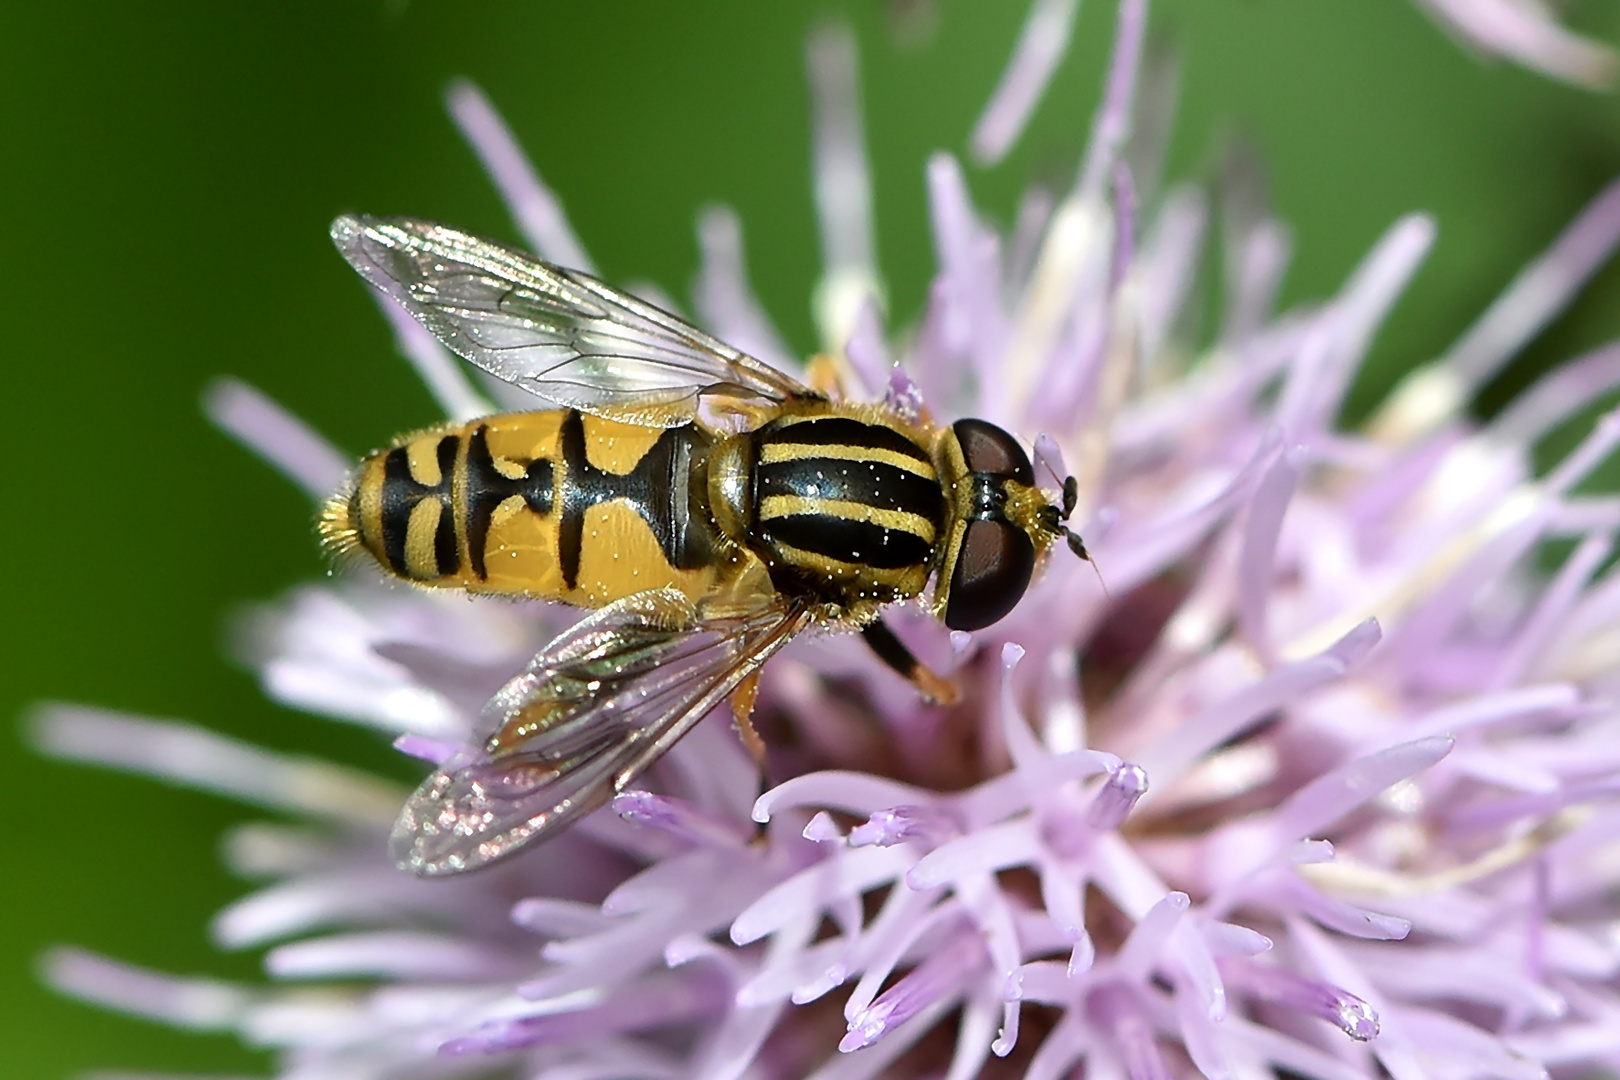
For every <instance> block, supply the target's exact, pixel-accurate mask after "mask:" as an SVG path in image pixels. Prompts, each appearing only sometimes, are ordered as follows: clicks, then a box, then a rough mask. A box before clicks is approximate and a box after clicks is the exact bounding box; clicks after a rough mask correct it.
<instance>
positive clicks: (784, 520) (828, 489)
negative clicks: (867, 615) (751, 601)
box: [747, 409, 945, 612]
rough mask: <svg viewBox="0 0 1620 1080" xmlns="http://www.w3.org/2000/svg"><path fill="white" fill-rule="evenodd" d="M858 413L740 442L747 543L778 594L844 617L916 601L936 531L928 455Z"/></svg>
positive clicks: (803, 422)
mask: <svg viewBox="0 0 1620 1080" xmlns="http://www.w3.org/2000/svg"><path fill="white" fill-rule="evenodd" d="M874 420H879V421H880V420H881V418H880V417H879V416H877V415H876V414H875V413H868V412H867V411H865V410H842V409H840V410H837V411H835V412H831V413H826V412H823V413H820V414H815V415H803V416H798V415H788V416H782V417H779V418H777V419H775V420H773V421H771V422H770V423H768V424H766V425H764V426H763V427H761V428H759V429H758V430H756V431H754V432H752V433H751V434H750V435H749V436H747V440H748V444H749V447H748V448H749V450H750V452H751V455H752V462H751V465H752V484H751V491H750V492H749V495H750V500H751V504H750V506H749V511H750V513H749V515H748V516H749V519H750V525H749V543H750V546H751V547H752V548H753V549H754V550H755V551H756V552H757V553H758V554H759V555H760V557H761V558H762V559H764V560H765V563H766V565H767V567H769V569H770V573H771V578H772V580H773V581H774V582H775V583H776V585H777V587H778V588H779V589H781V590H782V591H784V592H789V593H795V594H799V595H803V596H806V597H807V598H809V599H813V600H817V601H820V602H825V603H831V604H834V605H836V606H837V607H838V608H840V609H842V610H843V611H845V612H862V611H870V610H874V609H875V607H876V606H877V605H880V604H884V603H889V602H892V601H894V600H898V599H904V598H907V597H911V596H915V595H917V594H918V593H919V592H921V591H922V588H923V586H924V584H925V583H926V582H927V580H928V574H929V571H930V569H931V567H932V564H933V560H934V546H935V541H936V538H937V537H938V535H939V532H940V530H941V528H942V526H943V518H944V512H945V506H944V497H943V495H942V494H941V491H940V483H939V477H938V474H937V472H936V470H935V467H934V463H933V461H932V459H931V458H930V455H929V452H928V450H927V449H925V448H924V447H923V446H922V445H921V443H920V442H919V441H918V439H916V438H914V437H913V436H912V435H910V434H908V433H907V432H906V431H904V430H902V429H901V428H900V427H898V426H897V425H894V424H891V423H883V422H873V421H874Z"/></svg>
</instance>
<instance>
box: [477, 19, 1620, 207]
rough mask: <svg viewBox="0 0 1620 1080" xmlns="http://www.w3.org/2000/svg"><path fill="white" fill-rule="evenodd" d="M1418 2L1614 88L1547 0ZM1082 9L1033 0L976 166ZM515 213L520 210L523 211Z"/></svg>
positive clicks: (1615, 67)
mask: <svg viewBox="0 0 1620 1080" xmlns="http://www.w3.org/2000/svg"><path fill="white" fill-rule="evenodd" d="M1416 3H1417V5H1418V7H1420V8H1422V9H1423V11H1424V12H1425V13H1426V14H1428V15H1429V16H1430V17H1431V18H1432V19H1434V20H1435V21H1436V22H1437V23H1439V24H1440V25H1441V26H1442V27H1443V28H1445V29H1446V30H1448V31H1449V32H1450V33H1451V34H1452V35H1453V36H1454V37H1456V38H1457V40H1458V41H1460V42H1461V43H1463V44H1464V45H1467V46H1468V47H1469V48H1471V49H1473V50H1475V51H1476V52H1478V53H1480V54H1481V55H1484V56H1490V57H1500V58H1502V59H1505V60H1511V61H1513V62H1514V63H1516V64H1521V65H1523V66H1524V67H1527V68H1529V69H1531V70H1532V71H1538V72H1540V73H1541V74H1543V75H1548V76H1551V77H1552V78H1555V79H1562V80H1563V81H1565V82H1569V83H1575V84H1577V85H1580V86H1585V87H1587V88H1589V89H1594V90H1607V89H1612V88H1613V86H1614V83H1615V78H1616V75H1617V74H1620V58H1617V57H1616V55H1615V52H1614V50H1613V49H1612V48H1610V47H1609V46H1607V45H1604V44H1601V43H1599V42H1597V41H1593V40H1592V39H1590V38H1585V37H1582V36H1581V35H1579V34H1577V33H1575V32H1574V31H1572V30H1569V29H1567V28H1566V27H1564V26H1563V24H1561V23H1560V22H1559V21H1558V15H1557V13H1556V12H1555V11H1554V10H1552V8H1551V7H1550V6H1549V5H1546V4H1544V3H1543V0H1416ZM1079 9H1080V0H1032V3H1031V4H1030V7H1029V14H1028V15H1026V16H1025V17H1024V26H1023V30H1022V31H1021V32H1020V33H1019V35H1018V42H1017V44H1016V45H1015V46H1014V47H1013V54H1012V56H1011V57H1009V58H1008V60H1007V67H1006V70H1004V71H1003V72H1002V74H1001V81H1000V82H999V83H998V84H997V85H996V89H995V92H994V93H993V94H992V95H991V97H990V100H989V102H988V103H986V105H985V108H984V112H983V113H981V114H980V116H979V120H978V123H976V124H975V125H974V126H973V134H972V136H971V137H970V139H969V148H970V150H971V151H972V154H973V158H974V160H975V161H977V162H978V163H979V164H981V165H990V164H994V163H996V162H998V161H1000V160H1001V159H1002V158H1003V157H1005V156H1006V154H1007V151H1008V150H1010V149H1012V147H1013V145H1014V144H1015V143H1016V142H1017V141H1018V137H1019V135H1021V134H1022V133H1023V130H1024V126H1025V125H1026V124H1028V123H1029V119H1030V117H1031V116H1032V115H1033V114H1034V112H1035V106H1036V104H1038V103H1039V102H1040V100H1041V96H1042V94H1043V93H1044V91H1045V90H1046V87H1047V84H1048V83H1049V82H1050V81H1051V79H1052V76H1053V75H1054V74H1056V73H1057V69H1058V64H1059V63H1060V62H1061V61H1062V60H1063V55H1064V53H1065V52H1067V51H1068V47H1069V41H1070V39H1071V36H1072V33H1071V32H1072V31H1073V29H1074V21H1075V16H1076V15H1077V14H1078V12H1079ZM508 198H509V201H512V202H513V203H514V205H517V204H516V201H515V200H511V199H510V196H509V197H508ZM514 212H516V213H519V214H521V210H516V211H514Z"/></svg>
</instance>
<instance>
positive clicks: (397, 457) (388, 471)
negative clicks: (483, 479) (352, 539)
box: [381, 435, 461, 579]
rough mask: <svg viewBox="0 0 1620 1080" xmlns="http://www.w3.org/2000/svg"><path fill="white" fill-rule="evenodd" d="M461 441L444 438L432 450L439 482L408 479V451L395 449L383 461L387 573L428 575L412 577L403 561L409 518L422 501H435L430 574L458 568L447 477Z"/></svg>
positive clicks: (453, 465) (444, 572) (409, 467)
mask: <svg viewBox="0 0 1620 1080" xmlns="http://www.w3.org/2000/svg"><path fill="white" fill-rule="evenodd" d="M460 442H461V440H459V439H458V438H456V436H454V435H446V436H444V438H442V439H440V440H439V444H438V446H437V447H435V450H434V456H435V458H436V459H437V461H438V466H439V482H438V483H437V484H432V485H429V484H424V483H421V482H420V481H418V480H417V479H416V477H414V476H412V475H411V461H410V447H409V446H408V445H407V446H396V447H394V449H392V450H390V451H389V452H388V456H387V457H386V458H384V459H383V484H382V493H381V494H382V541H383V545H382V546H383V553H384V554H385V555H386V556H387V559H388V566H389V569H391V570H393V571H394V573H396V574H399V575H400V576H401V577H410V578H418V579H425V578H426V577H428V576H430V575H426V574H419V573H413V572H412V570H411V566H410V563H409V560H408V559H407V558H406V557H405V544H406V538H407V537H408V536H409V534H410V526H411V514H412V512H413V511H415V509H416V507H417V504H418V503H420V502H421V501H422V500H423V499H438V500H439V521H438V526H437V527H436V528H435V530H434V533H433V561H434V570H435V571H436V572H437V574H438V576H439V577H446V576H448V575H450V574H453V573H455V572H456V571H457V570H458V569H459V568H460V566H461V554H460V552H458V551H457V550H456V530H455V522H454V520H453V515H452V513H451V504H450V475H451V472H452V471H453V470H454V468H455V462H456V450H457V449H458V447H459V446H460Z"/></svg>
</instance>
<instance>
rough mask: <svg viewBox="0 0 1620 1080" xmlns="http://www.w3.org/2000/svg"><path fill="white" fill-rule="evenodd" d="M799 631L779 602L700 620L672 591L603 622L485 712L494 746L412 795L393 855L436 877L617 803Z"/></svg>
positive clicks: (546, 652) (573, 638) (642, 597)
mask: <svg viewBox="0 0 1620 1080" xmlns="http://www.w3.org/2000/svg"><path fill="white" fill-rule="evenodd" d="M808 621H809V617H808V615H807V614H806V613H805V612H804V611H803V610H802V609H799V608H797V607H791V606H789V605H788V604H787V603H786V602H783V603H779V604H776V605H773V606H770V607H767V608H764V609H762V610H759V611H755V612H752V613H749V614H746V615H738V616H730V617H717V618H703V617H700V615H699V614H698V612H697V610H696V609H695V608H694V607H693V605H692V603H691V601H689V600H688V599H686V597H685V596H683V595H682V594H680V593H678V592H675V591H674V590H672V589H659V590H654V591H650V592H645V593H640V594H638V595H636V596H632V597H628V598H626V599H624V600H621V601H619V602H618V603H616V604H613V605H611V606H609V607H605V608H603V609H602V610H600V611H598V612H596V613H595V614H593V615H591V616H590V617H588V618H586V619H584V620H582V621H581V622H579V623H578V624H577V625H575V626H574V627H573V628H572V629H571V630H569V631H567V632H566V633H564V634H563V635H562V636H560V637H558V638H557V639H556V640H555V641H553V642H552V643H551V644H549V645H547V646H546V647H545V648H544V649H543V650H541V652H540V654H539V655H538V656H536V657H535V658H534V660H533V661H532V662H531V663H530V664H529V667H528V669H527V670H526V671H525V672H524V673H523V674H522V675H519V676H518V677H517V678H515V679H513V680H512V681H511V682H509V683H507V684H506V686H504V687H503V688H502V689H501V690H500V692H499V693H497V694H496V695H495V696H494V697H493V698H491V699H490V702H489V704H488V706H486V707H485V715H486V718H487V719H488V720H489V721H490V722H491V723H492V724H493V734H492V735H490V737H489V739H488V741H487V742H486V744H485V745H484V747H483V748H482V749H480V750H479V751H477V752H475V753H470V754H467V755H465V756H464V757H463V758H461V759H452V760H451V761H447V762H446V763H445V765H444V767H443V768H442V769H440V770H439V771H438V772H436V773H435V774H433V775H432V776H430V777H428V779H427V780H426V781H424V782H423V784H422V786H421V787H419V788H418V789H417V790H416V793H415V794H413V795H412V796H411V798H410V800H409V801H408V802H406V804H405V809H404V811H403V812H402V813H401V814H400V817H399V821H398V823H397V824H396V825H395V826H394V833H393V836H392V837H391V839H390V841H389V850H390V852H391V854H392V855H393V857H394V859H395V861H396V862H398V863H399V865H400V866H401V867H402V868H404V869H407V870H410V871H413V872H414V873H417V874H420V875H422V876H424V877H434V876H439V875H444V874H458V873H463V872H465V871H468V870H475V869H477V868H478V867H480V866H483V865H485V864H487V863H490V862H493V861H495V860H496V859H501V858H504V857H506V856H507V855H510V854H511V853H512V852H514V851H516V850H518V849H519V848H521V847H524V846H526V845H528V844H532V843H535V842H536V841H539V840H543V839H545V838H546V837H548V836H553V835H555V834H556V833H557V832H559V831H561V830H562V829H563V828H564V827H566V826H567V825H568V824H569V823H570V822H572V821H574V820H575V819H577V818H579V817H580V816H582V815H583V814H585V813H587V812H589V811H591V810H594V809H596V808H597V807H598V806H601V805H602V804H603V803H604V802H606V801H607V800H608V799H610V798H611V797H612V796H613V795H614V794H615V793H616V792H618V791H620V790H621V789H623V788H624V786H625V785H626V784H628V783H629V782H630V781H631V780H632V779H634V778H635V777H636V776H637V775H639V774H640V773H641V772H642V770H644V769H646V768H647V766H649V765H651V764H652V763H653V761H655V760H656V759H657V758H658V756H659V755H661V754H662V753H663V752H664V751H665V750H667V749H669V747H670V746H672V745H673V744H674V743H675V741H676V740H677V739H679V738H680V737H681V736H682V735H684V734H686V732H687V730H688V729H690V728H691V727H692V725H693V724H695V723H697V722H698V721H699V720H701V719H702V718H703V717H704V716H705V715H706V714H707V713H708V712H709V710H710V709H712V708H714V706H716V705H718V704H719V703H720V702H721V701H723V700H724V699H725V697H726V696H727V695H728V694H730V693H731V692H732V691H733V690H734V689H736V688H737V686H738V684H740V683H741V682H742V681H743V680H744V679H745V678H747V677H748V676H749V675H750V674H752V673H753V672H754V671H756V670H758V668H759V666H760V665H761V664H763V663H764V662H765V661H766V660H767V659H769V657H770V656H771V654H773V653H774V652H776V650H777V649H779V648H781V647H782V646H783V645H785V644H786V643H787V642H788V640H789V639H791V638H792V637H793V635H794V634H796V633H798V632H799V631H800V630H802V629H803V628H804V627H805V625H806V624H807V623H808Z"/></svg>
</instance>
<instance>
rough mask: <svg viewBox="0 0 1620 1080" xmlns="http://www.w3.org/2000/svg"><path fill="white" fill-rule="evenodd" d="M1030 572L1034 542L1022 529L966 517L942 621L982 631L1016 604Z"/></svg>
mask: <svg viewBox="0 0 1620 1080" xmlns="http://www.w3.org/2000/svg"><path fill="white" fill-rule="evenodd" d="M1034 572H1035V545H1034V544H1032V543H1030V540H1029V537H1028V536H1027V535H1025V533H1024V531H1023V530H1022V529H1018V528H1016V527H1014V526H1012V525H1008V524H1006V523H1004V522H1000V521H987V520H980V521H970V522H968V527H967V532H966V533H964V534H963V536H962V548H961V551H959V552H958V553H957V556H956V569H955V570H954V571H953V572H952V573H951V591H950V597H949V599H947V600H946V602H945V625H946V626H948V627H950V628H951V629H952V630H982V629H984V628H985V627H986V626H989V625H990V624H992V623H995V622H999V621H1001V618H1002V616H1004V615H1006V614H1007V612H1009V611H1011V610H1012V609H1013V608H1014V607H1015V606H1017V604H1018V601H1019V600H1020V599H1021V598H1022V597H1023V595H1024V590H1025V589H1026V588H1028V586H1029V579H1030V575H1031V574H1033V573H1034Z"/></svg>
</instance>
